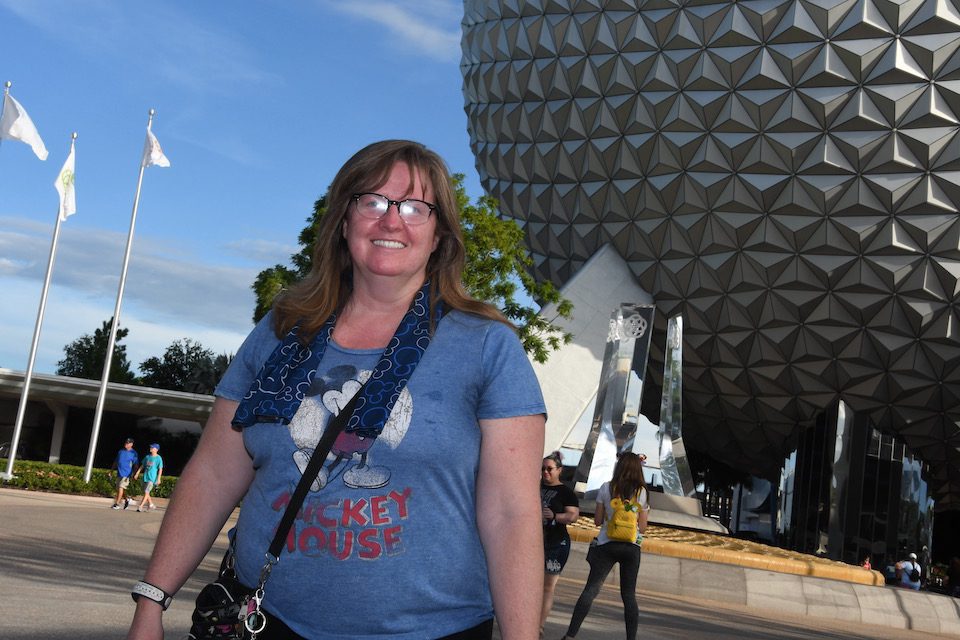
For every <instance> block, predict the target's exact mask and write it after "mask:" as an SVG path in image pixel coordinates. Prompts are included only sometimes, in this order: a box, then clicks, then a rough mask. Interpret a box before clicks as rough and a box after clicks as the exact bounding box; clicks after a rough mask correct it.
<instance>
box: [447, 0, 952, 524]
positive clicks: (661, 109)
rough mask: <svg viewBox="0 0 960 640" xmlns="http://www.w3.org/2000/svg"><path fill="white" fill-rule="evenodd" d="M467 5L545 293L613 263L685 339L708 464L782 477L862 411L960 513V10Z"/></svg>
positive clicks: (692, 410) (485, 125)
mask: <svg viewBox="0 0 960 640" xmlns="http://www.w3.org/2000/svg"><path fill="white" fill-rule="evenodd" d="M464 4H465V17H464V20H463V42H462V49H463V58H462V65H461V66H462V71H463V77H464V85H463V87H464V89H463V90H464V96H465V101H466V111H467V114H468V121H469V125H468V126H469V132H470V138H471V145H472V148H473V151H474V153H475V155H476V158H477V167H478V169H479V171H480V175H481V180H482V182H483V185H484V187H485V188H486V189H487V191H488V192H489V193H491V194H492V195H494V196H495V197H497V198H499V200H500V203H501V207H502V211H503V213H504V214H505V215H507V216H509V217H512V218H514V219H516V220H518V221H519V222H520V223H521V224H522V225H523V226H524V228H525V231H526V239H527V243H528V245H529V247H530V249H531V251H532V253H533V256H534V259H535V262H536V270H537V272H538V275H539V276H541V277H544V278H548V279H550V280H552V281H553V282H554V283H556V284H558V285H562V284H563V283H565V282H566V281H567V280H568V279H569V278H570V277H571V276H572V275H573V274H574V273H575V272H576V271H577V269H578V268H579V267H580V266H582V265H583V264H584V263H585V262H586V261H587V260H588V259H589V258H590V256H591V255H593V253H594V252H596V251H597V250H598V249H599V248H600V247H601V246H603V245H605V244H607V243H612V244H613V246H614V247H615V248H616V249H617V251H618V252H619V254H620V255H621V256H622V257H623V258H624V260H626V261H627V262H628V264H629V265H630V268H631V269H632V271H633V273H634V274H635V275H636V278H637V282H638V284H639V285H640V286H641V287H643V288H644V289H645V290H646V291H648V292H649V293H650V294H651V295H652V296H653V298H654V300H655V302H656V306H657V324H658V325H659V326H660V327H661V330H662V327H664V326H665V320H666V318H668V317H670V316H673V315H676V314H682V315H683V317H684V331H685V335H684V373H685V375H684V435H685V436H686V438H685V439H686V440H687V441H688V442H690V443H692V445H693V446H695V447H696V448H699V449H703V450H707V451H710V452H712V453H713V454H714V455H715V456H717V457H719V458H721V459H723V460H724V461H726V462H727V463H729V464H732V465H735V466H740V467H741V468H744V469H746V470H749V471H752V472H754V473H758V474H769V473H771V471H772V470H774V469H775V468H778V467H779V465H780V463H781V460H782V456H783V455H784V454H785V453H787V452H788V449H789V448H790V446H791V442H792V440H793V438H794V437H795V435H796V434H797V432H798V429H802V428H803V427H804V426H807V425H809V424H811V423H812V421H813V419H814V418H815V417H816V416H817V415H818V414H819V413H822V412H823V410H824V408H825V407H827V406H829V405H830V404H831V403H834V402H836V401H838V400H841V399H842V400H843V401H845V402H846V403H847V404H848V405H849V406H850V407H851V408H852V409H853V410H855V411H857V412H860V413H863V414H866V415H868V416H869V417H870V418H871V420H872V422H873V423H874V424H875V426H876V427H877V428H879V429H880V430H882V431H884V432H887V433H893V434H895V435H896V436H897V437H898V438H900V439H901V440H902V441H903V442H904V443H906V445H907V446H908V447H909V448H910V449H911V450H912V451H913V452H914V453H915V454H917V455H918V456H919V457H921V458H922V459H923V460H925V461H926V462H928V463H929V464H930V465H931V474H930V477H929V481H930V485H931V489H932V490H933V493H934V497H935V498H936V499H937V501H938V507H939V508H941V509H942V508H960V427H958V422H957V421H958V419H960V341H958V321H960V314H958V308H957V301H958V292H960V289H958V281H960V280H958V279H960V217H958V209H957V203H958V202H960V5H958V3H957V2H954V1H952V0H906V1H903V0H901V1H890V0H845V1H843V0H813V1H811V0H746V1H742V2H730V1H725V2H716V1H711V0H692V1H670V0H655V1H649V2H644V1H639V0H634V1H627V0H565V1H560V0H528V1H524V2H520V1H515V0H502V1H495V0H488V1H481V0H477V1H473V0H467V1H466V2H465V3H464ZM616 302H619V301H616ZM657 353H661V354H662V349H661V351H659V352H657V351H655V352H654V356H656V355H657ZM657 365H660V366H657ZM658 368H662V363H654V366H652V367H651V369H652V370H653V371H656V370H657V369H658Z"/></svg>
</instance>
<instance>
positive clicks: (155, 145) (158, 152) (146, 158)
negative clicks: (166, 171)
mask: <svg viewBox="0 0 960 640" xmlns="http://www.w3.org/2000/svg"><path fill="white" fill-rule="evenodd" d="M140 163H141V166H144V167H149V166H151V165H156V166H158V167H169V166H170V161H169V160H167V156H165V155H163V149H161V148H160V141H159V140H157V136H155V135H153V131H150V127H147V140H146V142H144V143H143V160H141V162H140Z"/></svg>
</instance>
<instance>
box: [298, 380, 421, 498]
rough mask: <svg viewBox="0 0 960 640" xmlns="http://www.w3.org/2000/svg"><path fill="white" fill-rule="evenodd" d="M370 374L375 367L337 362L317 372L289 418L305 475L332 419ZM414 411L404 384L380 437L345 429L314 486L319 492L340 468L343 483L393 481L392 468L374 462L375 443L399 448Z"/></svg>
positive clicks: (363, 486)
mask: <svg viewBox="0 0 960 640" xmlns="http://www.w3.org/2000/svg"><path fill="white" fill-rule="evenodd" d="M371 373H372V372H371V371H370V370H362V371H361V370H357V368H356V367H353V366H350V365H340V366H337V367H334V368H332V369H330V370H329V371H328V372H327V373H326V374H324V375H322V376H321V375H320V373H319V372H317V376H316V377H315V378H314V380H313V383H312V384H311V385H310V390H309V391H308V392H307V394H306V396H305V397H304V398H303V402H302V403H301V404H300V408H299V409H297V413H296V415H294V417H293V419H292V420H291V421H290V436H291V437H292V438H293V441H294V443H295V444H296V445H297V450H296V451H295V452H294V453H293V462H294V464H296V465H297V468H298V469H299V470H300V474H301V475H302V474H303V472H304V471H305V470H306V468H307V463H309V462H310V457H311V456H312V455H313V450H314V447H316V445H317V442H318V441H319V440H320V437H321V436H322V435H323V431H324V429H326V427H327V425H328V424H329V423H330V420H331V419H333V418H334V417H336V416H337V415H338V414H339V413H340V410H341V409H342V408H343V407H344V406H345V405H346V404H347V403H348V402H349V401H350V399H351V398H352V397H353V396H354V394H356V393H357V390H358V389H360V387H361V386H362V385H363V383H364V382H366V380H367V378H369V377H370V375H371ZM412 414H413V398H412V397H411V396H410V392H409V391H408V390H407V389H406V388H404V389H403V391H402V392H401V393H400V398H399V399H398V400H397V402H396V404H395V405H394V407H393V411H392V412H391V413H390V417H389V418H388V419H387V422H386V424H384V426H383V431H382V432H381V433H380V435H379V436H374V437H364V436H361V435H359V434H357V433H347V432H346V431H344V432H343V433H341V434H340V435H339V436H337V439H336V440H334V443H333V446H332V447H331V448H330V453H329V454H328V455H327V459H326V461H325V462H324V465H323V467H322V468H321V469H320V472H319V473H318V474H317V477H316V479H314V481H313V484H311V485H310V491H314V492H316V491H320V490H321V489H323V488H324V487H325V486H327V484H328V483H329V482H330V481H331V480H333V479H334V478H336V477H337V474H338V473H342V474H343V483H344V484H345V485H346V486H348V487H351V488H353V489H376V488H378V487H383V486H385V485H386V484H387V483H389V482H390V469H389V468H388V467H386V466H383V465H375V464H372V463H371V462H370V449H371V448H372V447H373V445H374V443H376V442H383V443H384V444H386V445H387V446H389V447H390V448H391V449H396V448H397V446H399V444H400V442H401V441H402V440H403V437H404V435H406V433H407V428H408V427H409V426H410V417H411V415H412Z"/></svg>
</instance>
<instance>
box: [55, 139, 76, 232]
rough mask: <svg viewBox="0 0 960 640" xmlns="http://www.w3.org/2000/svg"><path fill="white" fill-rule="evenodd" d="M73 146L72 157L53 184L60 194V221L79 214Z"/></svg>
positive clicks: (71, 148) (71, 146)
mask: <svg viewBox="0 0 960 640" xmlns="http://www.w3.org/2000/svg"><path fill="white" fill-rule="evenodd" d="M73 163H74V160H73V145H72V144H71V145H70V155H68V156H67V161H66V162H64V163H63V168H62V169H60V175H58V176H57V180H56V182H54V183H53V186H54V187H56V189H57V193H59V194H60V221H61V222H62V221H64V220H66V219H67V216H72V215H73V214H75V213H76V212H77V194H76V192H75V191H74V190H73V180H74V175H73V166H74V165H73Z"/></svg>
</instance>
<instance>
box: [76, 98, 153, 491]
mask: <svg viewBox="0 0 960 640" xmlns="http://www.w3.org/2000/svg"><path fill="white" fill-rule="evenodd" d="M155 113H156V111H154V110H153V109H150V116H149V118H148V119H147V130H148V131H149V130H150V125H151V124H152V123H153V115H154V114H155ZM145 168H146V165H145V163H144V162H140V173H139V175H138V176H137V191H136V194H135V195H134V197H133V213H131V214H130V231H129V232H128V233H127V248H126V250H125V251H124V254H123V268H122V269H121V271H120V286H119V288H118V289H117V304H116V306H115V307H114V309H113V323H112V324H111V325H110V339H109V341H108V342H107V356H106V358H104V361H103V375H102V376H101V377H100V393H99V395H98V396H97V409H96V411H95V412H94V415H93V431H92V433H91V434H90V449H89V450H88V451H87V465H86V468H85V469H84V471H83V481H84V482H90V476H91V474H92V473H93V457H94V454H96V452H97V440H98V439H99V438H100V420H101V418H102V417H103V404H104V400H106V397H107V383H108V382H109V381H110V365H111V363H112V361H113V345H114V344H115V343H116V340H117V327H119V326H120V305H121V303H122V302H123V288H124V286H125V285H126V282H127V266H128V265H129V264H130V248H131V247H132V246H133V229H134V226H135V225H136V224H137V208H138V207H139V206H140V187H141V185H142V184H143V170H144V169H145Z"/></svg>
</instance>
